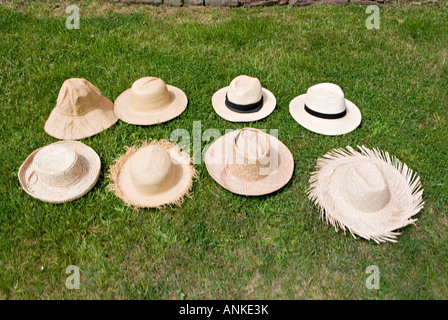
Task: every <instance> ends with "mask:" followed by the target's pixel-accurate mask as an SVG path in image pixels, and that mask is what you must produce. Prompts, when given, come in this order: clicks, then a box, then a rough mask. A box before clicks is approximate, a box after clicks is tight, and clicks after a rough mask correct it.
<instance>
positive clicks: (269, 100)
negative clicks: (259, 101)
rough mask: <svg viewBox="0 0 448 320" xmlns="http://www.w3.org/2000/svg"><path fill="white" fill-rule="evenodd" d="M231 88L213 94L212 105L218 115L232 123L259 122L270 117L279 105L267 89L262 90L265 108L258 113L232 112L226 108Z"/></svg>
mask: <svg viewBox="0 0 448 320" xmlns="http://www.w3.org/2000/svg"><path fill="white" fill-rule="evenodd" d="M228 88H229V87H224V88H221V89H219V90H218V91H216V92H215V93H214V94H213V97H212V105H213V109H215V111H216V113H217V114H218V115H219V116H220V117H221V118H223V119H225V120H228V121H232V122H250V121H257V120H261V119H263V118H266V117H267V116H268V115H270V114H271V113H272V112H273V111H274V109H275V106H276V104H277V101H276V99H275V96H274V94H273V93H272V92H271V91H269V90H267V89H265V88H262V94H263V106H262V107H261V109H260V110H258V111H257V112H251V113H239V112H235V111H232V110H230V109H229V108H227V106H226V103H225V101H226V95H227V90H228Z"/></svg>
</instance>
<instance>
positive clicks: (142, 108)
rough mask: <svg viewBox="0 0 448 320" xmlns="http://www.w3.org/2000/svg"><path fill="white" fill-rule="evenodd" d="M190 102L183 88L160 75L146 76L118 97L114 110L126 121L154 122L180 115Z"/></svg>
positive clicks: (144, 123)
mask: <svg viewBox="0 0 448 320" xmlns="http://www.w3.org/2000/svg"><path fill="white" fill-rule="evenodd" d="M187 105H188V98H187V96H186V95H185V93H184V92H183V91H182V90H181V89H179V88H176V87H174V86H171V85H169V84H165V82H164V81H163V80H162V79H160V78H156V77H144V78H140V79H138V80H137V81H135V82H134V83H133V84H132V87H131V88H130V89H127V90H126V91H124V92H123V93H122V94H120V95H119V96H118V97H117V99H115V103H114V111H115V114H116V115H117V116H118V118H120V119H121V120H122V121H124V122H127V123H130V124H137V125H152V124H158V123H162V122H166V121H169V120H172V119H174V118H176V117H177V116H179V115H180V114H181V113H182V112H183V111H184V110H185V109H186V108H187Z"/></svg>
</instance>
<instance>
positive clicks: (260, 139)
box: [205, 128, 294, 196]
mask: <svg viewBox="0 0 448 320" xmlns="http://www.w3.org/2000/svg"><path fill="white" fill-rule="evenodd" d="M205 164H206V166H207V170H208V172H209V174H210V175H211V176H212V178H213V179H214V180H216V182H218V183H219V184H220V185H221V186H223V187H224V188H226V189H227V190H229V191H231V192H233V193H237V194H242V195H247V196H260V195H264V194H268V193H272V192H274V191H277V190H278V189H280V188H282V187H283V186H284V185H286V184H287V183H288V181H289V180H290V179H291V177H292V173H293V171H294V160H293V157H292V154H291V152H290V151H289V149H288V148H287V147H286V146H285V145H284V144H283V143H282V142H281V141H279V140H278V139H277V138H275V137H273V136H271V135H269V134H266V133H264V132H263V131H260V130H257V129H253V128H244V129H241V130H236V131H233V132H230V133H228V134H226V135H224V136H222V137H221V138H219V139H217V140H216V141H215V142H214V143H213V144H212V145H211V146H210V147H209V149H208V150H207V152H206V154H205Z"/></svg>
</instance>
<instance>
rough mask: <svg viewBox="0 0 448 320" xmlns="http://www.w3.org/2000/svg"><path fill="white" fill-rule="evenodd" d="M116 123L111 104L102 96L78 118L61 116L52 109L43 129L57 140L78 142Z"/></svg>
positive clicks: (116, 119)
mask: <svg viewBox="0 0 448 320" xmlns="http://www.w3.org/2000/svg"><path fill="white" fill-rule="evenodd" d="M117 121H118V117H117V116H116V115H115V113H114V104H113V102H112V101H110V100H109V99H107V98H106V97H104V96H103V97H101V98H100V100H99V102H98V104H97V105H96V106H95V108H93V109H92V110H90V111H88V112H87V113H85V114H83V115H80V116H72V115H67V114H62V113H60V112H59V111H58V109H57V108H54V109H53V110H52V111H51V113H50V116H49V117H48V119H47V121H46V122H45V127H44V128H45V132H46V133H48V134H49V135H50V136H52V137H55V138H57V139H62V140H66V139H67V140H78V139H84V138H87V137H90V136H93V135H95V134H97V133H100V132H101V131H103V130H105V129H107V128H109V127H110V126H112V125H113V124H114V123H115V122H117Z"/></svg>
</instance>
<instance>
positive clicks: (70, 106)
mask: <svg viewBox="0 0 448 320" xmlns="http://www.w3.org/2000/svg"><path fill="white" fill-rule="evenodd" d="M101 97H102V94H101V91H100V89H98V88H97V87H96V86H95V85H93V84H92V83H90V82H89V81H87V80H86V79H82V78H71V79H67V80H65V81H64V83H63V84H62V87H61V90H59V95H58V99H57V103H56V109H57V110H58V111H59V112H61V113H63V114H67V115H71V116H80V115H83V114H85V113H86V112H88V111H90V110H92V109H94V108H95V106H96V104H97V102H98V100H99V99H100V98H101Z"/></svg>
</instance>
